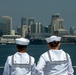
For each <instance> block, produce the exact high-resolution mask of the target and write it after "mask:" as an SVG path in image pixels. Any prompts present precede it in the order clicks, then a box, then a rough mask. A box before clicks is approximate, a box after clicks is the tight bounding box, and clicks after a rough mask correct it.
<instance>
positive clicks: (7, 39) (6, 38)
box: [0, 35, 21, 43]
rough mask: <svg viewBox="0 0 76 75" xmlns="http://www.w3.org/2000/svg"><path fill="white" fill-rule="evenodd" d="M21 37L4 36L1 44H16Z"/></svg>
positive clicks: (0, 39)
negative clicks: (16, 40)
mask: <svg viewBox="0 0 76 75" xmlns="http://www.w3.org/2000/svg"><path fill="white" fill-rule="evenodd" d="M20 37H21V36H20V35H2V37H1V38H0V43H15V39H16V38H20Z"/></svg>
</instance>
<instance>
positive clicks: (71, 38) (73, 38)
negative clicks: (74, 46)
mask: <svg viewBox="0 0 76 75" xmlns="http://www.w3.org/2000/svg"><path fill="white" fill-rule="evenodd" d="M62 42H64V43H76V35H63V36H62Z"/></svg>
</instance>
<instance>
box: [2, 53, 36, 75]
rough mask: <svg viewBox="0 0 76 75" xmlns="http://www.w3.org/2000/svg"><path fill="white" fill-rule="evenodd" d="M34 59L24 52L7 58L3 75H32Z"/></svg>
mask: <svg viewBox="0 0 76 75" xmlns="http://www.w3.org/2000/svg"><path fill="white" fill-rule="evenodd" d="M34 62H35V59H34V58H33V57H31V56H29V55H28V54H27V53H26V52H25V53H20V52H17V53H15V54H14V55H11V56H8V58H7V61H6V63H5V67H4V72H3V75H32V72H33V71H34V67H35V63H34Z"/></svg>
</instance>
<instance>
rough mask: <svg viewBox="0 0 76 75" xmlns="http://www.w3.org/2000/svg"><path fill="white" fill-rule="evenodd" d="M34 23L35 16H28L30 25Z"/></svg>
mask: <svg viewBox="0 0 76 75" xmlns="http://www.w3.org/2000/svg"><path fill="white" fill-rule="evenodd" d="M34 23H35V18H34V17H30V18H28V25H32V24H34Z"/></svg>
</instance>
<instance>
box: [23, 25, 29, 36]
mask: <svg viewBox="0 0 76 75" xmlns="http://www.w3.org/2000/svg"><path fill="white" fill-rule="evenodd" d="M27 34H28V25H23V26H22V37H26V35H27Z"/></svg>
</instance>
